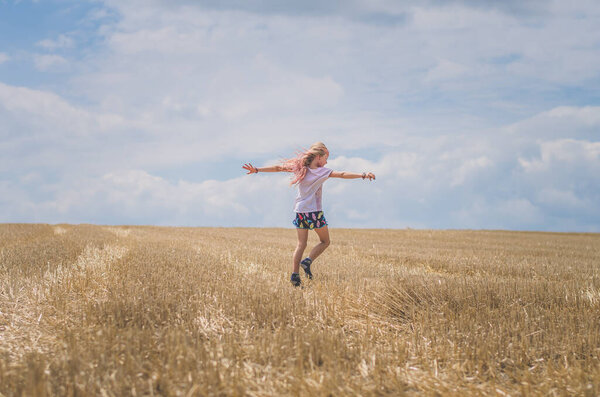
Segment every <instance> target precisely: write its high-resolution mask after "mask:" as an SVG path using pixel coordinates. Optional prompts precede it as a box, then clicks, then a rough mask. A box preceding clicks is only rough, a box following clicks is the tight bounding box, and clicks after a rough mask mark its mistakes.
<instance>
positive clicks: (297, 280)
mask: <svg viewBox="0 0 600 397" xmlns="http://www.w3.org/2000/svg"><path fill="white" fill-rule="evenodd" d="M290 281H291V282H292V285H293V286H294V287H299V286H300V282H301V281H300V275H299V274H298V273H292V277H291V279H290Z"/></svg>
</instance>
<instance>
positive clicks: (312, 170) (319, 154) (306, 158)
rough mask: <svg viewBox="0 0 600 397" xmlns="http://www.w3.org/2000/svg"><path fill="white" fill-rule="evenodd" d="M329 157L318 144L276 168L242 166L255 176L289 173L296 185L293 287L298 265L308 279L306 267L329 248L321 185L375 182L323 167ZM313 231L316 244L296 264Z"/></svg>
mask: <svg viewBox="0 0 600 397" xmlns="http://www.w3.org/2000/svg"><path fill="white" fill-rule="evenodd" d="M328 158H329V150H327V148H326V147H325V145H324V144H323V143H322V142H317V143H315V144H313V145H312V146H311V147H310V149H308V150H307V151H305V152H301V153H299V154H298V156H297V157H295V158H292V159H288V160H284V161H282V162H281V164H280V165H274V166H271V167H261V168H256V167H254V166H253V165H252V164H244V165H243V166H242V168H244V169H245V170H247V171H248V172H247V174H256V173H258V172H292V173H293V174H294V176H293V177H292V181H291V185H294V184H297V185H298V195H297V197H296V202H295V204H294V212H295V213H296V218H295V219H294V221H293V222H292V223H293V224H294V225H295V226H296V230H297V232H298V246H297V247H296V251H295V252H294V259H293V272H292V277H291V282H292V284H293V285H294V286H295V287H298V286H299V285H300V282H301V281H300V274H298V273H299V270H300V266H302V269H304V272H305V273H306V275H307V276H308V278H309V279H312V272H311V271H310V265H311V264H312V262H313V261H314V260H315V259H317V257H318V256H319V255H321V253H322V252H323V251H325V249H326V248H327V247H328V246H329V230H328V229H327V221H326V220H325V215H324V214H323V208H322V205H321V196H322V192H323V182H325V181H326V180H327V179H328V178H343V179H357V178H362V179H367V178H368V179H369V180H373V179H375V175H373V173H371V172H369V173H366V172H363V173H362V174H355V173H351V172H345V171H333V170H331V169H329V168H326V167H325V164H327V159H328ZM309 230H314V231H315V232H317V235H318V236H319V239H320V241H321V242H320V243H319V244H317V245H316V246H315V247H314V248H313V249H312V250H311V251H310V254H309V255H308V256H307V257H306V258H305V259H304V260H303V261H302V262H300V259H301V258H302V254H303V253H304V250H305V249H306V243H307V241H308V231H309Z"/></svg>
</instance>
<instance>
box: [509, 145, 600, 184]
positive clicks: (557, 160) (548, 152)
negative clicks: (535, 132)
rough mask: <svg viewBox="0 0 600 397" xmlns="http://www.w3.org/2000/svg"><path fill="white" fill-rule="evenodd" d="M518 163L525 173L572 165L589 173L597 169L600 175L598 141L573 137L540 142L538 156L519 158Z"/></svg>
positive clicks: (553, 169) (599, 147) (556, 170)
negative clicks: (579, 139) (528, 158)
mask: <svg viewBox="0 0 600 397" xmlns="http://www.w3.org/2000/svg"><path fill="white" fill-rule="evenodd" d="M519 163H520V164H521V166H522V167H523V169H524V170H525V172H527V173H540V172H548V171H553V172H560V170H565V169H567V168H571V167H574V168H579V169H580V170H587V171H588V172H590V173H591V172H596V171H597V172H598V173H596V175H600V142H588V141H578V140H574V139H560V140H556V141H548V142H542V143H541V144H540V157H539V158H534V159H531V160H526V159H523V158H519ZM584 176H588V175H584ZM590 176H591V175H590Z"/></svg>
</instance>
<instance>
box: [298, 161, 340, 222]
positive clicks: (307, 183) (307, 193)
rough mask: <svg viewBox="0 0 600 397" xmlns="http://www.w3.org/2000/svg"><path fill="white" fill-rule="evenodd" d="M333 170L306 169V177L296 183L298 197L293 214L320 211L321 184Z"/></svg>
mask: <svg viewBox="0 0 600 397" xmlns="http://www.w3.org/2000/svg"><path fill="white" fill-rule="evenodd" d="M332 171H333V170H332V169H330V168H325V167H318V168H315V169H310V168H308V169H307V170H306V176H305V177H304V179H302V180H301V181H300V183H298V196H296V202H295V204H294V212H314V211H322V210H323V206H322V203H321V197H322V195H323V182H325V181H326V180H327V178H329V174H331V172H332Z"/></svg>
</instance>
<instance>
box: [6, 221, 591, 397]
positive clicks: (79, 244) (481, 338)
mask: <svg viewBox="0 0 600 397" xmlns="http://www.w3.org/2000/svg"><path fill="white" fill-rule="evenodd" d="M312 234H313V235H311V239H310V240H309V244H314V243H315V242H316V241H317V240H316V236H315V235H314V233H312ZM331 239H332V244H331V246H330V247H329V249H328V250H327V251H325V253H324V254H323V255H322V256H321V257H320V258H319V259H318V260H317V261H316V262H315V264H314V265H313V267H314V270H313V272H314V273H315V280H313V281H312V282H307V281H308V280H305V279H304V278H303V282H304V288H303V289H294V288H293V287H292V286H291V285H290V283H289V281H288V278H289V273H290V258H291V255H292V251H293V248H294V247H295V243H296V240H295V231H294V230H293V229H234V228H230V229H226V228H223V229H221V228H162V227H125V226H119V227H109V226H94V225H33V224H3V225H0V393H1V394H2V395H6V396H18V395H36V396H43V395H67V396H69V395H102V396H121V395H136V396H141V395H155V396H158V395H167V396H195V395H197V396H201V395H248V396H269V395H270V396H279V395H314V396H320V395H332V396H338V395H402V394H409V395H411V394H412V395H415V394H425V395H435V394H437V393H439V394H442V395H462V394H465V393H468V394H474V395H505V394H508V395H528V394H545V395H574V394H576V395H590V396H592V395H598V394H599V393H600V361H599V357H600V235H598V234H558V233H526V232H503V231H430V230H342V229H332V230H331Z"/></svg>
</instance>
